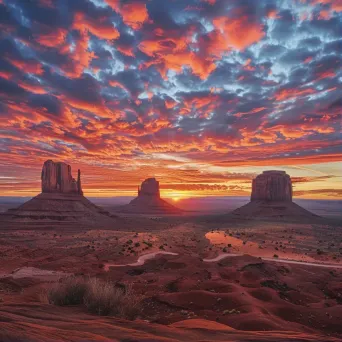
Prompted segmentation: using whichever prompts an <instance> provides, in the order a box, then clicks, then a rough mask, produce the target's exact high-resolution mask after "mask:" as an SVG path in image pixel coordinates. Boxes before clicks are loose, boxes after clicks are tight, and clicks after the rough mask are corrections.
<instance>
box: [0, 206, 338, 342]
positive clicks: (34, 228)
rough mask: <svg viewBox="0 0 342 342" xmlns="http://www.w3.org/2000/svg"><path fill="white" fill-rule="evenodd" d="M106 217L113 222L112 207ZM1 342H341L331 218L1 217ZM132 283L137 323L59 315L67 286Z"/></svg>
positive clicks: (67, 311) (80, 312) (64, 310)
mask: <svg viewBox="0 0 342 342" xmlns="http://www.w3.org/2000/svg"><path fill="white" fill-rule="evenodd" d="M106 210H108V211H109V212H111V208H110V207H108V206H107V207H106ZM0 258H1V263H0V326H1V330H0V331H1V332H0V340H1V341H81V340H82V341H212V340H219V341H309V340H315V341H340V340H341V336H342V326H341V318H342V240H341V221H340V219H339V218H338V217H335V218H334V219H332V218H317V219H314V220H313V221H312V222H295V221H294V222H285V221H279V220H278V221H274V220H250V219H249V220H247V219H245V220H244V219H241V218H238V219H237V218H235V217H232V216H231V215H229V214H226V213H224V214H213V215H203V216H201V215H191V214H187V213H183V214H182V215H180V216H175V215H172V216H165V215H164V216H162V215H160V216H154V215H152V216H151V215H150V216H149V215H128V214H118V213H117V212H116V210H113V214H112V215H111V217H110V219H106V220H103V221H101V220H97V221H89V223H87V222H86V221H82V222H76V221H74V222H73V221H71V220H70V221H58V222H55V221H53V220H48V219H45V220H44V219H41V220H33V219H26V220H25V219H20V220H13V219H10V218H9V217H8V216H6V215H2V217H1V228H0ZM71 275H73V276H79V277H90V278H92V277H97V278H99V279H103V280H109V281H111V282H113V283H114V284H116V285H117V286H119V287H120V286H125V284H126V285H127V284H130V286H132V287H133V289H134V291H135V293H136V294H137V295H138V296H139V298H140V304H139V305H140V308H139V314H138V316H137V317H136V318H135V320H133V321H130V320H125V319H122V318H117V317H102V316H97V315H92V314H89V313H87V311H85V310H84V308H83V307H82V306H77V305H75V306H55V305H52V304H50V303H49V302H48V301H47V300H46V296H44V293H46V291H48V289H49V288H50V287H51V286H54V284H55V283H56V282H59V281H61V280H62V279H63V278H65V277H68V276H71Z"/></svg>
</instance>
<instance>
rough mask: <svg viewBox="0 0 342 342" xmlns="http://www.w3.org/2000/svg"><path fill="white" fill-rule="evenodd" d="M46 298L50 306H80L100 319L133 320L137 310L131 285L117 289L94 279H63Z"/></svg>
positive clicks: (139, 307)
mask: <svg viewBox="0 0 342 342" xmlns="http://www.w3.org/2000/svg"><path fill="white" fill-rule="evenodd" d="M47 298H48V301H49V303H51V304H54V305H60V306H64V305H84V306H85V307H86V308H87V310H88V311H89V312H91V313H93V314H97V315H101V316H119V317H123V318H127V319H134V318H136V317H137V316H138V314H139V312H140V310H141V305H140V301H141V298H140V296H138V295H137V294H136V293H135V292H134V291H133V289H132V286H131V285H128V286H125V288H124V289H123V288H118V287H115V285H114V284H113V283H112V282H109V281H103V280H100V279H97V278H88V279H84V278H77V277H69V278H65V279H63V280H62V281H60V282H58V283H57V284H56V285H55V286H54V287H52V288H51V289H50V290H48V292H47Z"/></svg>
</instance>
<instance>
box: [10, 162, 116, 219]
mask: <svg viewBox="0 0 342 342" xmlns="http://www.w3.org/2000/svg"><path fill="white" fill-rule="evenodd" d="M41 186H42V192H41V193H40V194H39V195H38V196H36V197H33V198H32V199H31V200H29V201H28V202H25V203H24V204H22V205H21V206H19V207H18V208H16V209H10V210H8V211H7V212H6V213H5V214H4V215H5V216H6V217H7V218H8V219H11V220H19V221H23V222H30V221H33V220H48V221H51V220H52V221H63V222H75V221H82V222H87V223H90V222H96V221H98V220H99V219H106V220H111V217H110V215H109V213H108V212H106V211H104V210H103V209H101V208H100V207H98V206H96V205H95V204H93V203H92V202H90V201H89V200H88V199H87V198H86V197H84V196H83V191H82V185H81V171H80V170H78V174H77V180H75V179H74V178H73V177H72V174H71V167H70V165H67V164H65V163H61V162H57V163H55V162H53V161H52V160H47V161H46V162H45V163H44V165H43V169H42V173H41Z"/></svg>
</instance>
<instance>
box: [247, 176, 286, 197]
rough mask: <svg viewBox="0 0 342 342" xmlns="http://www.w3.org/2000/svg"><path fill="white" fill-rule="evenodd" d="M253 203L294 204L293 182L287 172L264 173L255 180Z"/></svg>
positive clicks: (253, 184)
mask: <svg viewBox="0 0 342 342" xmlns="http://www.w3.org/2000/svg"><path fill="white" fill-rule="evenodd" d="M251 201H286V202H292V182H291V178H290V176H289V175H288V174H287V173H286V172H285V171H264V172H263V173H262V174H261V175H258V176H257V177H256V178H255V179H253V183H252V195H251Z"/></svg>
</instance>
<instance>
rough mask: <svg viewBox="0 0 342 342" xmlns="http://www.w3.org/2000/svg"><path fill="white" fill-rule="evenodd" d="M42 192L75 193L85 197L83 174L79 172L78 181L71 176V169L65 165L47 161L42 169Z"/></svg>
mask: <svg viewBox="0 0 342 342" xmlns="http://www.w3.org/2000/svg"><path fill="white" fill-rule="evenodd" d="M41 178H42V192H45V193H51V192H52V193H53V192H55V193H75V194H80V195H83V191H82V187H81V172H80V170H78V177H77V181H76V180H75V179H74V178H73V177H72V175H71V167H70V165H68V164H65V163H60V162H58V163H55V162H53V161H52V160H47V161H46V162H45V163H44V165H43V169H42V177H41Z"/></svg>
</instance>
